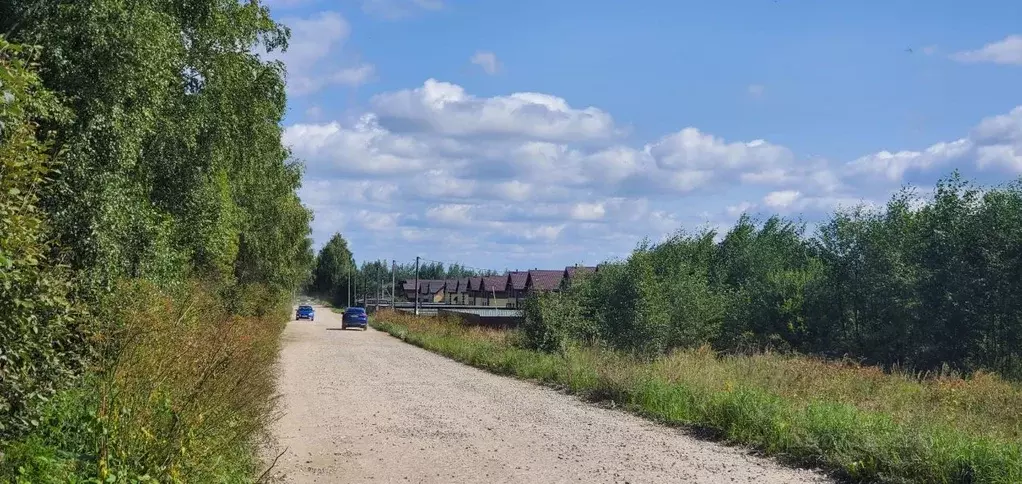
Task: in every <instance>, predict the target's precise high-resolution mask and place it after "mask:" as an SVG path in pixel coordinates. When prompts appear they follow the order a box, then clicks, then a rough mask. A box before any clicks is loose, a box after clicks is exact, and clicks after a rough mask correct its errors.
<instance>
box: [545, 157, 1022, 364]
mask: <svg viewBox="0 0 1022 484" xmlns="http://www.w3.org/2000/svg"><path fill="white" fill-rule="evenodd" d="M923 200H924V201H920V197H918V196H917V194H915V193H913V192H909V191H902V192H900V193H899V194H897V195H895V196H894V197H892V199H891V200H890V201H889V202H888V203H887V204H886V206H884V207H883V208H880V209H870V208H868V207H865V206H862V207H858V208H854V209H850V210H842V211H839V212H837V213H835V214H834V215H833V216H832V217H830V218H829V219H828V220H826V221H825V222H824V223H822V224H821V225H820V226H819V227H818V228H817V230H816V231H815V232H814V233H812V234H807V233H806V230H805V225H804V224H802V223H797V222H795V221H792V220H786V219H784V218H781V217H777V216H774V217H769V218H767V219H766V220H762V221H755V220H753V219H752V218H750V217H749V216H742V217H741V218H740V219H739V220H738V222H737V223H736V224H735V225H734V227H732V228H731V229H730V230H729V231H728V232H727V233H725V234H723V236H722V237H718V234H717V233H716V232H714V231H711V230H706V231H701V232H695V233H685V232H682V233H678V234H676V235H675V236H673V237H671V238H669V239H668V240H666V241H664V242H661V243H657V244H651V243H644V244H642V245H641V246H640V247H638V248H637V249H636V250H635V251H634V253H632V254H631V256H630V257H629V258H628V259H627V260H625V261H616V262H610V263H607V264H603V265H601V266H600V269H599V271H598V272H597V273H596V274H593V275H590V276H587V277H582V278H580V279H579V280H578V281H576V282H575V283H573V284H572V286H571V287H570V288H569V289H568V290H566V291H565V292H564V293H561V294H553V295H548V296H544V297H541V298H538V299H534V300H532V301H530V302H529V304H528V310H527V321H526V325H525V333H526V335H527V340H528V341H529V343H530V344H531V345H532V346H534V347H539V348H544V349H551V350H553V349H557V348H562V347H564V345H566V344H573V343H572V342H575V343H581V344H605V345H609V346H611V347H614V348H619V349H622V350H627V351H635V352H640V353H664V352H668V351H670V350H672V349H674V348H686V347H694V346H700V345H704V344H709V345H712V346H713V347H715V348H716V349H718V350H720V351H725V352H744V351H757V350H762V349H764V348H771V349H774V350H780V351H800V352H804V353H811V354H818V355H823V356H826V357H852V358H856V359H859V360H861V361H862V362H865V363H872V364H879V365H884V366H888V367H891V366H895V365H897V366H901V367H905V368H910V369H916V370H940V369H942V368H952V369H957V370H962V371H974V370H980V369H983V370H990V371H996V372H1000V373H1001V374H1003V375H1005V376H1009V377H1013V378H1019V377H1022V183H1020V182H1018V181H1016V182H1012V183H1009V184H1006V185H1004V186H997V187H980V186H976V185H974V184H972V183H969V182H966V181H964V180H963V179H962V178H961V177H960V176H959V175H958V174H957V173H955V174H953V175H951V176H950V177H948V178H946V179H944V180H941V181H940V182H939V183H938V184H937V185H936V188H935V190H934V192H933V195H932V197H929V198H928V199H923ZM718 239H719V240H718Z"/></svg>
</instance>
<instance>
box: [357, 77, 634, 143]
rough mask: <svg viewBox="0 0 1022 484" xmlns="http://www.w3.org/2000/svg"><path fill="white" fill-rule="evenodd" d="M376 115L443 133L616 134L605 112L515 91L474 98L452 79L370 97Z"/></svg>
mask: <svg viewBox="0 0 1022 484" xmlns="http://www.w3.org/2000/svg"><path fill="white" fill-rule="evenodd" d="M371 104H372V106H373V109H374V110H376V112H377V113H379V114H380V116H381V118H392V119H394V120H397V121H403V122H407V123H412V124H414V125H416V127H417V128H418V129H420V130H428V131H432V132H437V133H439V134H444V135H449V136H475V135H490V136H502V137H507V136H519V137H526V138H535V139H543V140H552V141H579V140H591V139H607V138H611V137H613V136H615V135H616V134H618V131H619V130H618V128H617V127H616V126H614V122H613V119H611V117H610V115H609V114H607V113H605V112H603V111H601V110H599V109H597V108H594V107H588V108H583V109H576V108H573V107H571V106H569V105H568V102H567V101H565V100H564V99H562V98H559V97H556V96H551V95H548V94H540V93H533V92H519V93H514V94H511V95H508V96H497V97H491V98H478V97H475V96H472V95H470V94H467V93H466V92H465V90H464V89H463V88H462V87H461V86H458V85H456V84H451V83H447V82H441V81H437V80H435V79H428V80H426V82H425V83H424V84H423V85H422V87H419V88H416V89H410V90H403V91H397V92H390V93H383V94H379V95H376V96H374V97H373V98H372V100H371Z"/></svg>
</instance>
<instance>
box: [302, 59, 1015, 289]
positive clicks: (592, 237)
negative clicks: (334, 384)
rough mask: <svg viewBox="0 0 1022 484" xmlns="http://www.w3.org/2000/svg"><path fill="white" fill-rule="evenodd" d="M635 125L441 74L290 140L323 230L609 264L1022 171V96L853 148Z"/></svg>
mask: <svg viewBox="0 0 1022 484" xmlns="http://www.w3.org/2000/svg"><path fill="white" fill-rule="evenodd" d="M625 132H627V129H626V128H625V127H623V126H621V125H620V124H619V123H618V122H617V121H616V120H615V119H614V118H613V117H612V116H611V114H610V113H607V112H605V111H603V110H601V109H599V108H596V107H577V106H573V105H572V104H571V103H569V102H568V101H567V100H566V99H563V98H560V97H557V96H553V95H550V94H543V93H533V92H526V93H509V94H506V95H499V96H492V97H480V96H475V95H472V94H469V93H468V92H466V90H465V89H464V88H463V87H461V86H459V85H457V84H454V83H450V82H443V81H439V80H435V79H428V80H426V81H425V82H424V83H423V85H421V86H419V87H416V88H412V89H399V90H395V91H388V92H382V93H379V94H377V95H376V96H374V97H373V98H372V99H371V101H370V103H369V107H368V109H366V110H365V111H364V112H362V113H361V114H360V115H358V116H356V117H355V118H353V119H351V120H347V121H346V120H332V121H324V122H310V123H297V124H293V125H290V126H287V128H286V130H285V133H284V141H285V143H286V144H287V145H289V146H290V147H291V148H292V149H293V152H294V155H295V156H296V157H297V158H299V159H301V160H303V161H304V162H305V163H306V165H307V170H308V171H307V175H306V182H305V185H304V187H303V188H302V191H301V196H302V198H303V201H304V202H305V203H306V204H308V205H309V206H310V207H311V208H312V209H313V210H314V212H315V213H316V220H315V221H314V236H315V238H316V240H317V242H318V243H322V241H324V240H326V238H328V237H329V235H330V234H332V233H333V232H335V231H340V232H342V233H343V234H345V236H346V237H354V238H355V239H356V243H355V244H354V246H355V247H356V251H359V252H361V253H360V254H359V257H360V258H362V257H365V258H368V259H372V258H375V257H385V258H397V259H399V260H405V259H408V258H409V257H414V255H423V256H429V257H430V258H433V259H437V260H448V261H457V262H463V263H468V264H470V265H474V266H480V265H481V264H484V263H485V262H483V261H487V260H500V261H509V262H508V263H509V264H511V263H513V264H524V265H521V266H517V267H537V266H543V265H549V266H551V267H557V265H558V264H561V263H564V264H567V263H575V262H587V263H596V262H599V261H601V260H604V259H609V258H614V257H620V256H624V255H626V254H627V253H628V252H629V251H630V250H631V249H632V248H634V245H635V244H636V242H638V241H639V240H641V239H642V238H643V237H647V236H648V237H651V238H653V239H654V240H655V239H658V238H660V237H662V236H665V235H668V234H670V233H671V232H673V231H675V230H677V229H679V228H682V227H685V228H688V229H695V228H698V227H700V226H708V227H726V226H728V225H729V224H730V223H732V222H733V221H734V220H735V218H736V217H737V216H739V215H740V214H741V213H743V212H751V213H764V214H773V213H778V214H781V215H785V216H802V217H805V218H806V219H808V220H818V219H820V218H822V217H823V216H825V215H826V214H827V213H829V212H832V211H833V210H835V209H837V208H839V207H851V206H854V205H856V204H859V203H863V204H866V205H870V206H876V205H878V204H880V203H883V202H885V201H886V200H887V199H888V198H889V196H890V195H891V193H892V192H894V191H896V190H898V189H899V188H900V187H901V186H902V185H904V184H906V183H909V182H910V181H911V179H913V177H918V176H938V175H943V174H945V173H946V172H947V171H950V169H951V168H954V167H961V166H968V167H972V168H974V169H975V170H977V172H983V171H990V170H995V171H997V172H998V173H1005V174H1010V175H1013V176H1014V175H1017V174H1018V173H1022V107H1017V108H1015V109H1012V110H1011V111H1009V112H1008V113H1005V114H1002V115H996V116H990V117H988V118H985V119H983V120H980V121H979V122H978V123H977V124H975V126H974V128H973V129H971V130H970V131H969V132H968V133H965V134H964V136H963V137H962V138H959V139H957V140H949V141H941V142H935V143H933V144H932V145H930V146H929V147H924V148H921V149H914V150H912V149H908V150H906V149H903V150H898V151H890V150H881V151H877V152H874V153H868V154H865V155H862V156H860V157H857V158H855V159H851V160H827V159H820V158H817V157H806V156H802V155H799V154H798V153H795V152H794V151H793V150H792V149H790V148H788V147H786V146H782V145H779V144H776V143H772V142H770V141H768V140H764V139H754V140H748V141H742V140H730V139H725V138H723V137H720V136H716V135H714V134H711V133H707V132H704V131H702V130H700V129H699V128H696V127H691V126H690V127H682V128H680V129H679V130H678V131H675V132H672V133H667V134H665V135H663V136H661V137H659V138H657V139H653V140H649V141H648V142H646V143H634V142H626V139H627V138H626V137H623V133H625ZM924 184H925V183H924ZM580 259H582V260H580ZM489 268H494V269H498V270H500V269H503V268H505V267H499V264H498V266H491V267H489Z"/></svg>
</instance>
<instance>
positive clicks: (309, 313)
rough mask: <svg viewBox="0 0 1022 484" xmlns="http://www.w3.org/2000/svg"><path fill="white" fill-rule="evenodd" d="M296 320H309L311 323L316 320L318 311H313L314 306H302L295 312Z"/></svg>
mask: <svg viewBox="0 0 1022 484" xmlns="http://www.w3.org/2000/svg"><path fill="white" fill-rule="evenodd" d="M295 319H308V320H309V321H315V320H316V311H315V310H314V309H312V306H306V305H304V304H303V305H301V306H298V311H296V312H295Z"/></svg>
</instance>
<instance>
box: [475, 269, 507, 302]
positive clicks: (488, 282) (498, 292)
mask: <svg viewBox="0 0 1022 484" xmlns="http://www.w3.org/2000/svg"><path fill="white" fill-rule="evenodd" d="M476 292H477V294H478V298H477V301H479V302H481V303H482V304H479V303H478V302H477V304H479V305H480V306H490V307H508V297H507V275H503V276H486V277H483V278H482V281H481V283H480V284H479V289H478V290H477V291H476Z"/></svg>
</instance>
